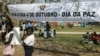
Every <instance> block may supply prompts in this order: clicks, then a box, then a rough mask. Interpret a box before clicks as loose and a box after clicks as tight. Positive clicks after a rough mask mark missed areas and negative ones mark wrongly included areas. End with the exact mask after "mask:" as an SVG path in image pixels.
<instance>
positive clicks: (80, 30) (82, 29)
mask: <svg viewBox="0 0 100 56" xmlns="http://www.w3.org/2000/svg"><path fill="white" fill-rule="evenodd" d="M52 28H53V29H56V30H57V31H64V32H87V31H89V32H94V31H96V32H100V27H99V26H98V27H97V26H96V27H92V29H90V28H89V27H72V28H69V27H67V26H65V27H64V28H61V27H60V26H58V27H56V28H54V27H52Z"/></svg>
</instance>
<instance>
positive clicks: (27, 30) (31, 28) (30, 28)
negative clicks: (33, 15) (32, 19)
mask: <svg viewBox="0 0 100 56" xmlns="http://www.w3.org/2000/svg"><path fill="white" fill-rule="evenodd" d="M33 31H34V30H33V27H28V28H27V29H26V33H27V34H28V35H30V34H32V33H33Z"/></svg>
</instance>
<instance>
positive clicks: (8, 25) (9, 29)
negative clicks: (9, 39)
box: [6, 22, 13, 31]
mask: <svg viewBox="0 0 100 56" xmlns="http://www.w3.org/2000/svg"><path fill="white" fill-rule="evenodd" d="M6 30H7V31H11V30H13V24H12V23H10V22H9V23H7V24H6Z"/></svg>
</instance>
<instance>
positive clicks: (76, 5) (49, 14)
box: [8, 1, 100, 22]
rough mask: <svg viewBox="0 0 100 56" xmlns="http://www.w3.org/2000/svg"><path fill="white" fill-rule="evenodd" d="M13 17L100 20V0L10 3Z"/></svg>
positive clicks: (33, 19)
mask: <svg viewBox="0 0 100 56" xmlns="http://www.w3.org/2000/svg"><path fill="white" fill-rule="evenodd" d="M8 9H9V12H10V15H11V18H14V19H19V20H31V21H78V22H83V21H86V22H96V21H100V1H86V2H83V1H81V2H70V3H34V4H13V5H8Z"/></svg>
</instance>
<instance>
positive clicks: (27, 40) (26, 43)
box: [22, 27, 35, 56]
mask: <svg viewBox="0 0 100 56" xmlns="http://www.w3.org/2000/svg"><path fill="white" fill-rule="evenodd" d="M22 41H23V48H24V51H25V56H32V53H33V49H34V48H33V45H34V43H35V36H34V34H33V28H32V27H28V28H26V33H24V35H23V37H22Z"/></svg>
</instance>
